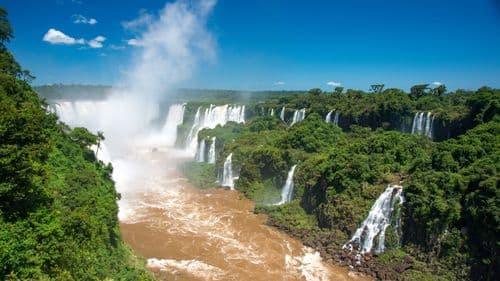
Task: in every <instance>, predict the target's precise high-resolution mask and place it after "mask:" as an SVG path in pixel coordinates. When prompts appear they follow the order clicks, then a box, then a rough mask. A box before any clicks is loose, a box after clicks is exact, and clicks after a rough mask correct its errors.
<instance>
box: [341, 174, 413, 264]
mask: <svg viewBox="0 0 500 281" xmlns="http://www.w3.org/2000/svg"><path fill="white" fill-rule="evenodd" d="M403 202H404V197H403V187H402V186H400V185H392V184H390V185H389V186H388V187H387V188H386V189H385V191H384V192H383V193H382V194H381V195H380V196H379V197H378V198H377V200H376V201H375V204H373V206H372V208H371V209H370V212H369V213H368V216H367V217H366V219H365V220H364V221H363V223H362V224H361V226H360V227H359V228H358V229H357V230H356V232H355V233H354V235H353V236H352V238H351V240H349V242H347V243H346V244H345V245H344V246H343V248H344V249H346V248H350V249H352V248H353V246H355V247H357V249H356V250H357V251H359V252H361V254H365V253H369V252H371V251H372V249H373V250H374V251H375V253H382V252H384V250H385V244H384V243H385V230H386V229H387V227H388V226H390V225H391V223H392V222H393V220H395V221H396V223H395V224H396V226H399V219H400V218H394V217H393V215H394V210H395V207H396V204H402V203H403Z"/></svg>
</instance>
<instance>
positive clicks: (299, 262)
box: [113, 147, 366, 281]
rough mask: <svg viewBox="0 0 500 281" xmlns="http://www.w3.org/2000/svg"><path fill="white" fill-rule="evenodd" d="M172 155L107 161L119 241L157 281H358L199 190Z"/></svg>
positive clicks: (222, 197) (230, 195) (236, 196)
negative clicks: (115, 192)
mask: <svg viewBox="0 0 500 281" xmlns="http://www.w3.org/2000/svg"><path fill="white" fill-rule="evenodd" d="M187 160H188V158H187V157H186V156H185V154H184V153H182V152H180V151H176V150H171V149H170V150H167V149H164V150H162V149H159V150H158V149H156V148H154V149H153V148H151V147H142V148H137V149H134V152H133V153H130V154H128V155H127V156H126V157H122V158H116V159H113V166H114V167H115V169H114V176H113V177H114V178H115V180H116V181H117V187H118V191H119V192H120V193H121V196H122V198H121V200H120V201H119V205H120V214H119V218H120V225H121V231H122V234H123V237H124V239H125V241H126V242H127V243H128V244H129V245H130V247H131V248H132V249H133V250H134V251H135V252H136V253H137V254H138V255H140V256H143V257H145V258H146V259H147V265H148V268H149V269H150V270H151V271H152V272H153V273H154V274H155V276H156V277H157V278H159V279H160V280H254V281H258V280H266V281H267V280H290V281H292V280H318V281H323V280H366V279H365V278H364V277H360V276H358V275H356V274H355V273H353V272H349V271H348V270H347V269H346V268H342V267H336V266H333V265H329V264H326V263H324V262H323V261H322V259H321V257H320V255H319V253H317V252H315V251H314V250H312V249H310V248H307V247H305V246H303V245H302V244H301V243H300V242H299V241H297V240H296V239H293V238H290V237H289V236H287V235H286V234H284V233H281V232H279V231H278V230H276V229H274V228H272V227H269V226H267V225H265V216H263V215H256V214H254V213H253V208H254V204H253V203H252V202H251V201H250V200H247V199H245V198H243V196H242V195H241V194H240V193H238V192H237V191H230V190H224V189H220V188H219V189H216V188H214V189H208V190H200V189H197V188H194V187H193V186H191V185H190V183H189V182H188V180H187V179H186V178H185V177H183V175H182V174H181V173H180V172H179V170H178V169H177V168H176V166H177V165H179V164H180V163H182V162H183V161H187Z"/></svg>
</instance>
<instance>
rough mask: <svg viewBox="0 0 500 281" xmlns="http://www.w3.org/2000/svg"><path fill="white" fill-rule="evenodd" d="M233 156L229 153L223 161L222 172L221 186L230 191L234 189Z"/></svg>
mask: <svg viewBox="0 0 500 281" xmlns="http://www.w3.org/2000/svg"><path fill="white" fill-rule="evenodd" d="M232 157H233V154H232V153H230V154H229V155H228V156H227V158H226V161H224V170H223V171H222V186H227V187H229V188H230V189H231V190H233V189H234V177H233V160H232Z"/></svg>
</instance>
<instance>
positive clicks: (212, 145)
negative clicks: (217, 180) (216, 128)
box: [208, 137, 217, 164]
mask: <svg viewBox="0 0 500 281" xmlns="http://www.w3.org/2000/svg"><path fill="white" fill-rule="evenodd" d="M216 140H217V138H216V137H212V142H211V143H210V148H209V149H208V163H209V164H215V160H216V159H215V142H216Z"/></svg>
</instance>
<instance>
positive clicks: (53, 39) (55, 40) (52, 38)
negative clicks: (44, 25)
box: [43, 28, 85, 45]
mask: <svg viewBox="0 0 500 281" xmlns="http://www.w3.org/2000/svg"><path fill="white" fill-rule="evenodd" d="M43 41H45V42H49V43H50V44H63V45H74V44H85V40H83V39H75V38H73V37H71V36H68V35H66V34H64V33H62V32H61V31H59V30H56V29H54V28H51V29H49V30H48V31H47V33H45V35H44V36H43Z"/></svg>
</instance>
